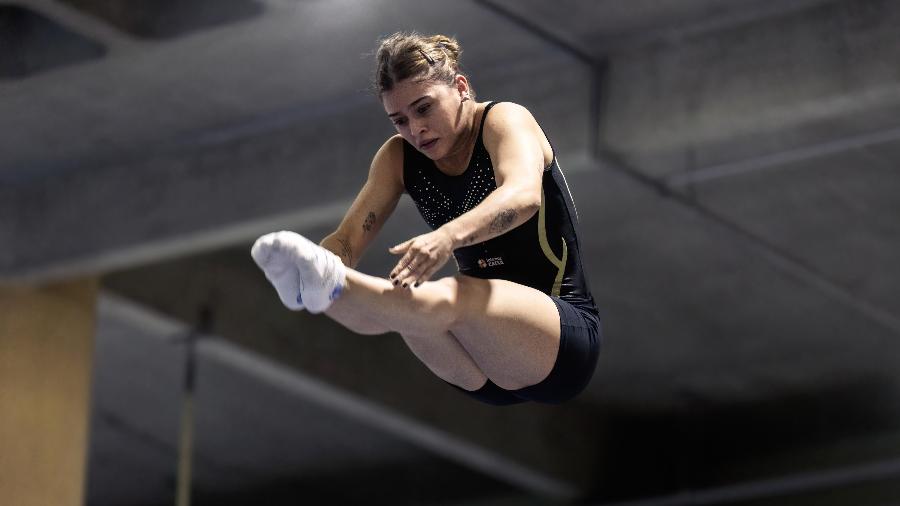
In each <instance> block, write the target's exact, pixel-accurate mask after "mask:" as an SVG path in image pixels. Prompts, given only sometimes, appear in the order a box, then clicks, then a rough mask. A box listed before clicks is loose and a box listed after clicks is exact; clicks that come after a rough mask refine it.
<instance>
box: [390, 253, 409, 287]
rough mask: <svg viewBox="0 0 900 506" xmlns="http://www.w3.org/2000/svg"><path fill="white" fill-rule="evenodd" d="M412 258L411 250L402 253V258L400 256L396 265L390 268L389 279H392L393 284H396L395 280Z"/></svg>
mask: <svg viewBox="0 0 900 506" xmlns="http://www.w3.org/2000/svg"><path fill="white" fill-rule="evenodd" d="M413 258H414V255H413V252H412V251H407V252H406V254H405V255H403V258H401V259H400V261H399V262H397V265H395V266H394V268H393V269H391V274H390V277H391V279H393V280H394V284H395V285H396V284H398V283H397V281H398V279H399V276H400V274H401V273H402V272H403V271H404V270H405V269H406V268H407V267H409V265H410V263H411V262H412V261H413Z"/></svg>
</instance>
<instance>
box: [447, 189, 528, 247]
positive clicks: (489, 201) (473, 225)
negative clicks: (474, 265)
mask: <svg viewBox="0 0 900 506" xmlns="http://www.w3.org/2000/svg"><path fill="white" fill-rule="evenodd" d="M540 206H541V202H540V196H539V195H538V196H537V198H535V196H534V195H533V194H532V192H527V191H522V190H520V189H517V188H512V187H510V188H505V187H503V186H501V187H500V188H497V189H496V190H494V191H493V192H491V193H490V194H489V195H488V196H487V197H486V198H485V199H484V200H483V201H481V203H480V204H478V205H477V206H475V208H473V209H472V210H470V211H469V212H467V213H465V214H463V215H462V216H460V217H458V218H456V219H455V220H453V221H450V222H447V223H446V224H445V225H444V226H442V227H441V228H442V229H444V231H445V232H447V233H448V235H449V236H450V237H451V238H452V240H453V248H454V249H456V248H461V247H464V246H470V245H472V244H477V243H480V242H484V241H487V240H489V239H493V238H494V237H497V236H499V235H502V234H504V233H506V232H508V231H509V230H511V229H513V228H515V227H517V226H519V225H521V224H522V223H525V222H526V221H528V220H529V219H530V218H531V217H532V216H534V213H536V212H537V211H538V209H540Z"/></svg>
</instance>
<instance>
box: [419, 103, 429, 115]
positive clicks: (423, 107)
mask: <svg viewBox="0 0 900 506" xmlns="http://www.w3.org/2000/svg"><path fill="white" fill-rule="evenodd" d="M430 108H431V104H424V105H421V106H419V108H418V109H416V112H418V113H419V114H421V115H424V114H425V113H427V112H428V109H430Z"/></svg>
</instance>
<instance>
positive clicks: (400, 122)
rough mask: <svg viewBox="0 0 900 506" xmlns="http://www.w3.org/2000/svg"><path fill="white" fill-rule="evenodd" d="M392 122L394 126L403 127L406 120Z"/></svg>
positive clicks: (398, 119) (397, 119) (395, 119)
mask: <svg viewBox="0 0 900 506" xmlns="http://www.w3.org/2000/svg"><path fill="white" fill-rule="evenodd" d="M392 122H393V123H394V125H395V126H403V125H405V124H406V118H394V119H393V120H392Z"/></svg>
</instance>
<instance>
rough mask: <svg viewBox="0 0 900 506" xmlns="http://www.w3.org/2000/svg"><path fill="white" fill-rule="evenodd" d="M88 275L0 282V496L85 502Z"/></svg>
mask: <svg viewBox="0 0 900 506" xmlns="http://www.w3.org/2000/svg"><path fill="white" fill-rule="evenodd" d="M96 299H97V281H96V280H95V279H88V280H78V281H71V282H65V283H59V284H53V285H48V286H41V287H12V286H0V504H15V505H18V506H31V505H35V506H39V505H40V506H44V505H48V504H53V505H56V506H69V505H80V504H82V503H83V502H84V496H85V493H84V484H85V472H86V468H87V466H86V464H87V436H88V421H89V411H90V402H89V400H90V384H91V381H90V380H91V359H92V352H93V342H94V319H95V317H94V314H95V311H94V309H95V303H96Z"/></svg>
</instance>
